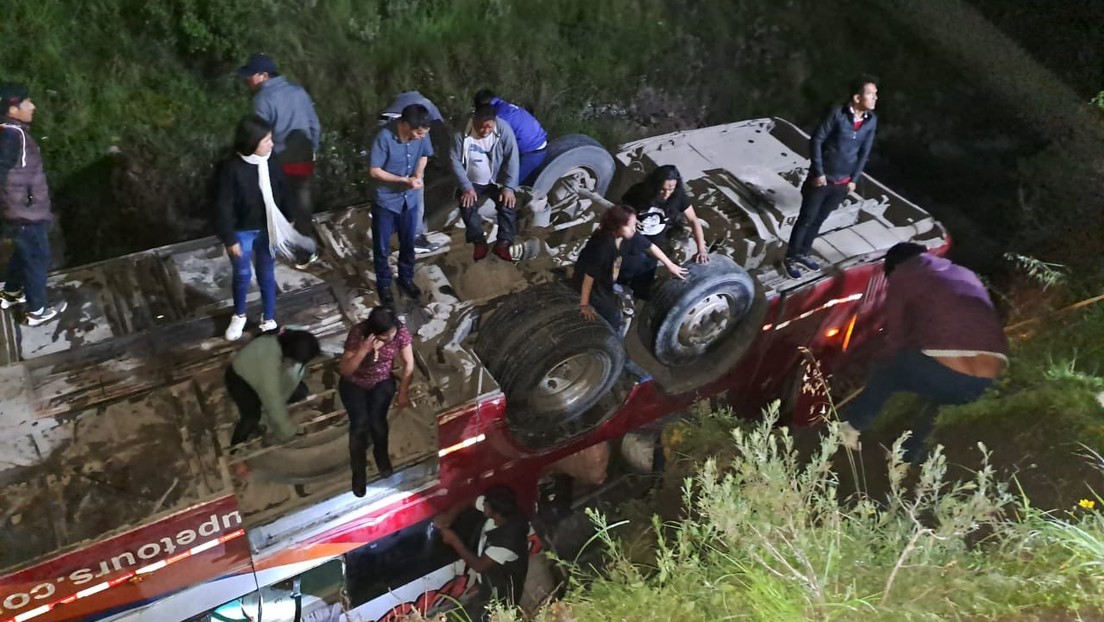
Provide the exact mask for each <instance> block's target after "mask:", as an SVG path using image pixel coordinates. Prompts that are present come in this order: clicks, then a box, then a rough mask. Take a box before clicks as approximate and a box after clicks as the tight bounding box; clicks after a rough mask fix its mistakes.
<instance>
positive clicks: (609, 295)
mask: <svg viewBox="0 0 1104 622" xmlns="http://www.w3.org/2000/svg"><path fill="white" fill-rule="evenodd" d="M589 302H590V306H592V307H594V310H595V311H597V312H598V315H600V316H602V318H603V319H604V320H606V321H607V322H609V325H610V326H612V327H613V332H615V333H617V334H618V335H620V334H621V324H622V322H623V321H624V316H622V314H621V300H620V299H618V297H617V294H615V293H613V292H611V291H606V290H604V289H600V288H599V287H598V284H597V283H595V284H594V286H593V287H591V288H590V301H589Z"/></svg>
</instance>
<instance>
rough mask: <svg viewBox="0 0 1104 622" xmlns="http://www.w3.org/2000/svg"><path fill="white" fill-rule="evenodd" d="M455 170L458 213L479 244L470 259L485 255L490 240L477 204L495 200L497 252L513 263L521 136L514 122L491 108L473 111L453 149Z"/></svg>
mask: <svg viewBox="0 0 1104 622" xmlns="http://www.w3.org/2000/svg"><path fill="white" fill-rule="evenodd" d="M451 157H452V171H453V174H454V175H455V176H456V182H457V183H458V184H460V214H461V216H462V217H463V219H464V226H465V227H466V228H467V234H466V236H465V237H466V239H467V241H468V242H469V243H471V244H474V245H475V251H474V252H473V253H472V257H473V258H474V259H475V260H476V261H479V260H480V259H483V258H484V257H486V256H487V251H488V248H487V236H486V234H485V233H484V232H483V222H482V220H481V219H480V217H479V205H480V204H481V203H482V202H483V201H484V200H486V199H487V197H493V198H494V201H495V209H496V210H497V212H498V239H497V240H495V248H494V253H495V255H497V256H498V257H499V258H500V259H503V260H505V261H511V258H510V243H511V242H513V241H514V236H515V235H516V234H517V210H516V207H517V198H516V197H515V196H514V190H515V189H516V188H517V186H518V146H517V138H515V137H514V130H513V128H511V127H510V124H509V123H507V122H505V121H503V120H502V119H499V118H498V115H497V113H496V112H495V109H494V107H493V106H490V105H484V106H480V107H478V108H476V109H475V112H473V113H472V117H471V121H470V122H468V126H467V128H465V129H464V131H463V132H459V133H457V134H456V137H455V139H454V140H453V145H452V156H451Z"/></svg>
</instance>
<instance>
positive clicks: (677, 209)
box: [619, 164, 709, 300]
mask: <svg viewBox="0 0 1104 622" xmlns="http://www.w3.org/2000/svg"><path fill="white" fill-rule="evenodd" d="M621 201H622V202H623V203H624V204H625V205H628V206H629V207H631V208H633V209H634V210H636V223H637V224H636V229H637V233H639V234H642V235H643V236H644V237H646V238H648V239H649V240H651V241H652V244H655V245H657V246H659V248H661V249H666V248H668V239H669V236H670V234H671V232H672V229H673V228H674V227H677V226H678V225H680V224H681V221H682V220H683V219H685V220H686V222H687V224H689V225H690V230H691V231H692V232H693V234H694V241H695V242H696V243H697V247H698V252H697V254H696V255H694V261H696V262H698V263H709V249H707V248H706V246H705V232H704V231H703V230H702V224H701V221H700V220H698V215H697V213H695V212H694V206H693V205H691V204H690V197H689V196H688V195H687V194H686V189H685V188H684V187H683V183H682V175H681V174H679V170H678V168H676V167H674V166H672V165H670V164H668V165H665V166H660V167H658V168H656V169H655V170H653V171H652V172H651V173H650V174H649V175H648V177H647V179H645V180H644V181H642V182H640V183H637V184H634V185H633V186H632V187H630V188H629V189H628V191H627V192H625V195H624V196H623V197H621ZM657 265H658V262H657V261H656V259H655V258H654V257H652V256H651V255H648V254H647V253H642V254H640V255H636V256H634V257H626V258H625V262H624V263H623V264H622V266H621V271H622V273H624V274H632V275H634V277H635V278H634V283H632V284H630V283H629V282H628V281H626V280H624V279H622V280H621V281H619V282H620V283H621V284H622V285H630V287H632V290H633V295H634V296H636V297H637V298H641V299H644V300H647V299H648V297H649V296H650V294H651V288H652V282H653V281H654V280H655V272H656V267H657Z"/></svg>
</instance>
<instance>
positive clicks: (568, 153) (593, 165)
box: [532, 134, 616, 202]
mask: <svg viewBox="0 0 1104 622" xmlns="http://www.w3.org/2000/svg"><path fill="white" fill-rule="evenodd" d="M615 169H616V164H615V163H614V161H613V156H611V155H610V153H609V152H608V151H606V148H605V147H603V146H602V143H599V142H598V141H596V140H594V139H593V138H591V137H589V136H585V135H583V134H568V135H566V136H558V137H556V138H553V139H552V140H551V141H549V142H548V151H547V152H546V155H545V158H544V162H542V163H541V165H540V167H538V168H537V170H536V172H535V173H534V177H533V184H532V189H533V192H534V193H541V194H544V195H548V196H549V201H550V202H553V201H554V196H555V193H554V192H553V191H554V190H556V184H557V182H559V181H560V180H561V179H563V178H573V179H575V181H576V182H577V183H581V184H582V185H584V186H586V187H587V189H588V190H592V191H594V192H597V193H598V194H600V195H603V196H604V195H605V194H606V190H608V189H609V185H610V182H611V181H613V173H614V171H615Z"/></svg>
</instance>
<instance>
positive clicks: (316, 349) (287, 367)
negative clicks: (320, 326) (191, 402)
mask: <svg viewBox="0 0 1104 622" xmlns="http://www.w3.org/2000/svg"><path fill="white" fill-rule="evenodd" d="M320 353H321V346H320V345H319V343H318V338H317V337H315V336H314V335H312V334H311V333H309V332H307V331H304V330H294V329H284V330H281V331H280V332H279V333H278V334H276V333H267V334H264V335H261V336H259V337H257V338H256V339H254V340H252V341H250V342H249V343H248V344H246V346H245V347H244V348H242V349H241V350H239V351H238V353H237V354H235V355H234V358H233V359H232V360H231V362H230V366H229V367H227V368H226V374H225V376H224V377H225V381H226V392H227V393H228V394H229V395H230V399H232V400H233V401H234V404H235V405H236V406H237V407H238V425H237V426H236V427H235V428H234V433H233V435H232V436H231V437H230V446H231V447H232V446H234V445H237V444H239V443H244V442H245V441H247V440H249V437H250V436H252V435H253V433H254V432H255V431H256V430H257V426H258V424H259V423H260V422H261V420H262V418H263V419H264V421H265V424H266V425H267V427H268V430H269V431H270V432H272V433H273V434H274V435H275V436H276V440H278V441H279V442H281V443H283V442H286V441H289V440H291V439H292V438H294V437H295V435H296V434H298V433H299V426H298V425H297V424H296V423H295V422H294V421H292V420H291V418H290V417H288V408H287V405H288V404H292V403H295V402H298V401H302V400H303V399H306V397H307V395H308V394H309V391H308V390H307V385H305V384H303V378H305V377H306V375H307V364H308V363H310V361H311V360H312V359H314V358H315V357H316V356H318V355H319V354H320Z"/></svg>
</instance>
